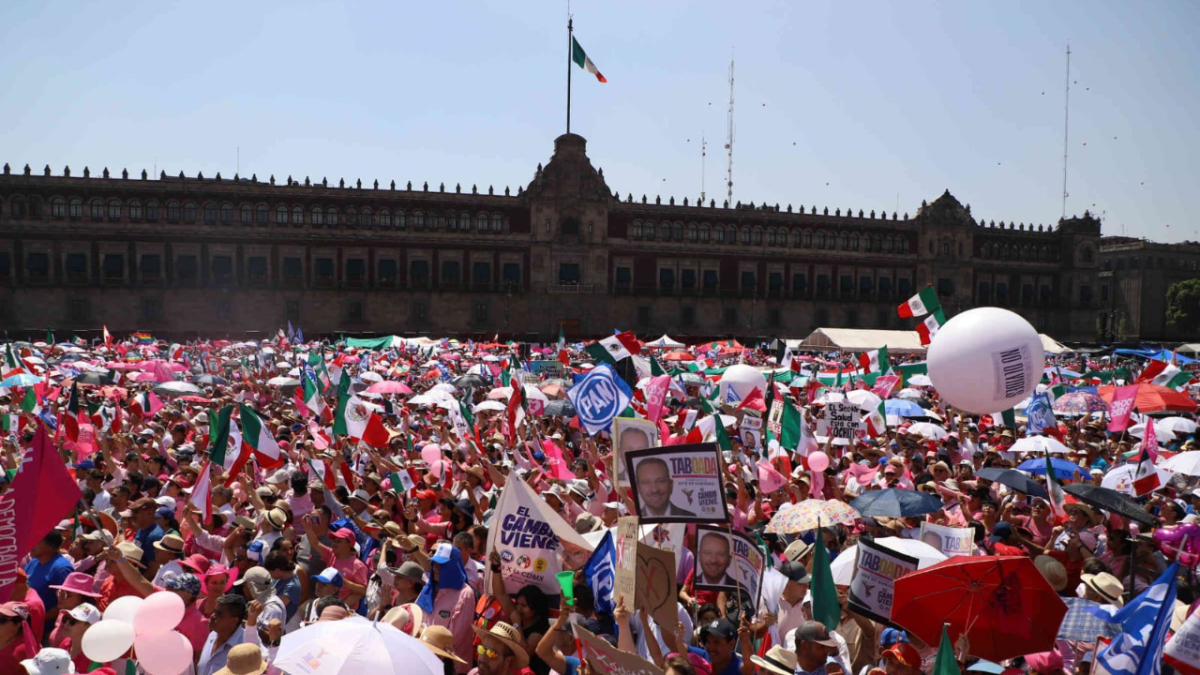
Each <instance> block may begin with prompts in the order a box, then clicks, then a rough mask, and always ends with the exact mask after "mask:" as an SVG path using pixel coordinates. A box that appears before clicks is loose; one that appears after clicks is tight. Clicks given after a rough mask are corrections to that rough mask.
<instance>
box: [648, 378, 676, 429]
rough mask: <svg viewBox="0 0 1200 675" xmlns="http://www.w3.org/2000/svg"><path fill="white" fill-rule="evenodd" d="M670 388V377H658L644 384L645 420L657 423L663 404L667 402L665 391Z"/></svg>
mask: <svg viewBox="0 0 1200 675" xmlns="http://www.w3.org/2000/svg"><path fill="white" fill-rule="evenodd" d="M670 388H671V376H670V375H659V376H658V377H652V378H650V382H649V383H647V384H646V388H645V390H644V391H645V393H646V419H648V420H650V421H652V422H653V421H657V420H658V418H659V416H660V415H661V414H662V407H663V403H664V402H665V401H666V400H667V391H668V390H670Z"/></svg>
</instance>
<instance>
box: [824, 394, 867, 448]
mask: <svg viewBox="0 0 1200 675" xmlns="http://www.w3.org/2000/svg"><path fill="white" fill-rule="evenodd" d="M861 418H862V409H861V408H859V407H858V406H857V405H855V404H854V403H851V402H849V401H839V402H837V403H829V404H827V405H826V406H825V416H824V417H822V418H820V419H818V420H817V435H818V436H832V437H834V438H844V439H846V440H852V439H853V438H854V431H855V429H857V428H858V422H859V420H860V419H861Z"/></svg>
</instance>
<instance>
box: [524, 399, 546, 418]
mask: <svg viewBox="0 0 1200 675" xmlns="http://www.w3.org/2000/svg"><path fill="white" fill-rule="evenodd" d="M527 404H528V405H529V414H530V415H534V416H537V417H541V415H542V413H544V412H546V402H545V401H543V400H542V399H540V398H531V399H528V401H527Z"/></svg>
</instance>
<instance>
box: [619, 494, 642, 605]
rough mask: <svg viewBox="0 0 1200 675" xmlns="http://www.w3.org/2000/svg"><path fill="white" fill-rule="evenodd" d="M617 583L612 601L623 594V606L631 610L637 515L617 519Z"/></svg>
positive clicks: (634, 580) (634, 572)
mask: <svg viewBox="0 0 1200 675" xmlns="http://www.w3.org/2000/svg"><path fill="white" fill-rule="evenodd" d="M616 546H617V575H616V576H617V583H616V588H615V589H614V590H613V601H614V602H619V598H620V597H621V596H622V595H623V596H625V606H626V607H627V608H629V610H630V611H633V610H634V609H635V608H636V607H637V552H638V519H637V516H623V517H621V518H618V519H617V541H616Z"/></svg>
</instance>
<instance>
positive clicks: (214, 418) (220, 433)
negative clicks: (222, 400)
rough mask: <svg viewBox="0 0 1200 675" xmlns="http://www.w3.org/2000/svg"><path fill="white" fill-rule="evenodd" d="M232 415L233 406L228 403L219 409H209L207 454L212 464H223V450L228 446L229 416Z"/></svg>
mask: <svg viewBox="0 0 1200 675" xmlns="http://www.w3.org/2000/svg"><path fill="white" fill-rule="evenodd" d="M231 415H233V406H231V405H228V406H225V407H224V408H221V409H220V410H210V411H209V413H208V424H209V429H208V456H209V461H211V462H212V463H213V464H220V465H221V466H225V452H226V450H227V449H228V447H229V418H230V416H231Z"/></svg>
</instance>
